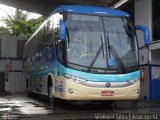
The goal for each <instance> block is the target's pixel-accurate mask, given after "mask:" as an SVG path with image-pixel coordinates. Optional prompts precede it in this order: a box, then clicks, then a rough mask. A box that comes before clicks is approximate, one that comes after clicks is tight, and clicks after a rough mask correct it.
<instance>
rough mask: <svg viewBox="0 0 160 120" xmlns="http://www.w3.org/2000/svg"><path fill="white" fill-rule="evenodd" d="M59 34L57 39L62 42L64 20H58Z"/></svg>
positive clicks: (63, 38) (64, 34) (64, 29)
mask: <svg viewBox="0 0 160 120" xmlns="http://www.w3.org/2000/svg"><path fill="white" fill-rule="evenodd" d="M59 26H60V27H59V34H58V38H59V40H62V41H64V40H65V38H66V24H65V22H64V20H60V21H59Z"/></svg>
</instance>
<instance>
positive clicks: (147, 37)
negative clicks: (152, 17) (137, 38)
mask: <svg viewBox="0 0 160 120" xmlns="http://www.w3.org/2000/svg"><path fill="white" fill-rule="evenodd" d="M135 29H137V30H140V31H142V32H143V35H144V44H145V46H149V44H150V32H149V29H148V28H147V27H145V26H141V25H136V26H135Z"/></svg>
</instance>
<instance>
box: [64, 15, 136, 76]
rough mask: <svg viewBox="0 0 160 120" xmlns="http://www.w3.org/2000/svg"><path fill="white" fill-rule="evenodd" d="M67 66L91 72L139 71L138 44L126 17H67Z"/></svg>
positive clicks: (130, 23)
mask: <svg viewBox="0 0 160 120" xmlns="http://www.w3.org/2000/svg"><path fill="white" fill-rule="evenodd" d="M66 26H67V37H66V38H67V44H66V45H67V48H66V50H67V52H66V53H67V65H68V67H70V68H73V69H76V70H81V71H86V72H91V73H110V74H113V73H127V72H132V71H136V70H138V47H137V46H138V45H137V39H136V35H135V31H134V28H133V25H132V22H131V21H130V19H129V18H127V17H107V16H93V15H83V14H67V16H66Z"/></svg>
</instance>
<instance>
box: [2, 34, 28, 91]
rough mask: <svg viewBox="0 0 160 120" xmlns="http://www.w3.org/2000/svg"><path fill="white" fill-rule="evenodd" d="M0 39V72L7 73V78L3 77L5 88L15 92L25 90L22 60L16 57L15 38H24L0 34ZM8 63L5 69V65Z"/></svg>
mask: <svg viewBox="0 0 160 120" xmlns="http://www.w3.org/2000/svg"><path fill="white" fill-rule="evenodd" d="M0 39H1V46H0V49H1V50H0V51H1V56H0V72H4V73H7V74H8V80H7V79H5V81H6V82H5V90H6V91H9V92H12V93H15V92H25V91H26V81H25V78H24V73H23V60H18V59H16V58H17V40H24V38H18V37H10V36H0ZM7 64H8V65H9V66H10V67H9V71H7V68H6V65H7Z"/></svg>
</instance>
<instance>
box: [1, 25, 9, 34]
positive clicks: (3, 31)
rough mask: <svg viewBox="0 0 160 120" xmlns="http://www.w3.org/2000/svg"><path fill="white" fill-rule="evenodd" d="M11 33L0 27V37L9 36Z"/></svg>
mask: <svg viewBox="0 0 160 120" xmlns="http://www.w3.org/2000/svg"><path fill="white" fill-rule="evenodd" d="M10 34H11V32H10V31H9V29H8V28H6V27H3V26H1V27H0V35H10Z"/></svg>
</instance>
